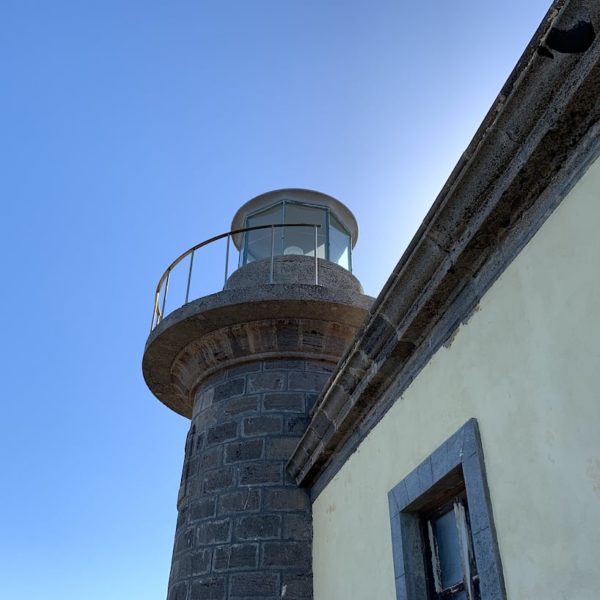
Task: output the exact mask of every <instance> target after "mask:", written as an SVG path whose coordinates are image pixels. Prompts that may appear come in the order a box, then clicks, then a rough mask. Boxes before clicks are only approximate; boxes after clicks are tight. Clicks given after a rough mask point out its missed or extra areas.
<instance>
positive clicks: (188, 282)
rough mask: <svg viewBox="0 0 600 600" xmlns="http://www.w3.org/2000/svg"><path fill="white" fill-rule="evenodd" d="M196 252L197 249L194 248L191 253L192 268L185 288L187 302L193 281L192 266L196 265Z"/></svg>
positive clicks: (186, 301)
mask: <svg viewBox="0 0 600 600" xmlns="http://www.w3.org/2000/svg"><path fill="white" fill-rule="evenodd" d="M194 252H195V250H192V253H191V254H190V270H189V271H188V280H187V287H186V288H185V304H187V303H188V299H189V297H190V285H191V283H192V268H193V266H194Z"/></svg>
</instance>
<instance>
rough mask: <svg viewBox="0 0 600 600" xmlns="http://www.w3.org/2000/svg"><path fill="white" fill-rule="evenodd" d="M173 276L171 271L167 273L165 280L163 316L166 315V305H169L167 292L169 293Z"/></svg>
mask: <svg viewBox="0 0 600 600" xmlns="http://www.w3.org/2000/svg"><path fill="white" fill-rule="evenodd" d="M170 275H171V270H170V269H169V270H168V271H167V279H166V280H165V293H164V296H163V301H162V311H161V312H162V314H163V315H164V314H165V304H166V303H167V292H168V291H169V277H170Z"/></svg>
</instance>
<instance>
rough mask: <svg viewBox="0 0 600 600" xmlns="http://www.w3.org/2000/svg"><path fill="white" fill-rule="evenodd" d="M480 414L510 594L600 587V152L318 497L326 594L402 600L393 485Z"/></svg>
mask: <svg viewBox="0 0 600 600" xmlns="http://www.w3.org/2000/svg"><path fill="white" fill-rule="evenodd" d="M471 417H475V418H476V419H477V420H478V422H479V427H480V431H481V437H482V444H483V450H484V459H485V465H486V469H487V479H488V484H489V488H490V494H491V500H492V509H493V515H494V521H495V524H496V528H497V535H498V544H499V549H500V555H501V559H502V563H503V570H504V576H505V580H506V587H507V593H508V597H509V598H511V599H514V600H517V599H518V600H528V599H533V598H536V599H537V598H547V599H549V600H554V599H557V600H562V599H569V600H588V599H589V600H597V599H598V598H600V559H599V553H600V161H596V163H595V164H594V165H592V167H591V168H589V169H588V171H587V172H586V174H585V175H584V177H583V178H582V179H580V180H579V182H578V183H577V185H576V186H575V187H574V188H573V189H572V191H571V192H570V194H569V195H568V196H567V198H565V199H564V200H563V202H562V203H561V204H560V206H559V207H558V208H557V209H556V210H555V212H554V213H553V214H552V215H551V216H550V218H549V219H548V220H547V221H546V223H545V224H544V225H543V226H542V228H541V229H540V230H539V231H538V232H537V234H536V235H535V236H534V238H533V239H532V240H531V241H530V243H529V244H528V245H527V246H526V247H525V248H524V249H523V250H522V251H521V253H520V254H519V255H518V256H517V258H516V259H515V260H514V261H513V262H512V264H511V265H510V266H509V267H508V268H507V270H506V271H505V272H504V273H503V274H502V276H501V277H500V278H499V279H498V280H497V281H496V282H495V283H494V285H493V286H492V288H490V290H489V291H488V292H487V293H486V294H485V296H484V297H483V299H482V300H481V302H480V304H479V306H478V307H477V309H476V311H475V312H474V314H473V315H472V316H471V317H470V319H469V320H468V322H466V323H464V324H463V325H461V327H460V328H459V330H458V331H457V333H456V335H455V336H454V338H453V339H452V340H451V342H450V344H449V345H448V346H446V347H443V348H442V349H440V350H439V351H438V352H437V353H436V354H435V356H434V357H433V358H432V360H431V361H430V362H429V364H428V365H427V366H426V367H425V368H424V369H423V370H422V372H421V373H420V374H419V376H418V377H417V378H416V379H415V381H414V382H413V383H412V384H411V386H410V387H409V388H408V389H407V390H406V392H405V393H404V394H403V396H402V397H401V398H399V399H398V400H397V402H396V403H395V404H394V406H393V407H392V408H391V410H390V411H389V412H388V413H387V415H386V416H385V417H384V419H383V420H382V421H381V422H380V423H379V424H378V425H377V426H376V427H375V428H374V429H373V431H372V432H371V433H370V434H369V436H368V437H367V438H366V439H365V440H364V441H363V442H362V444H361V445H360V447H359V448H358V450H357V451H356V452H355V453H354V454H353V455H352V456H351V457H350V459H349V460H348V461H347V463H346V464H345V465H344V467H343V468H342V469H341V470H340V471H339V473H338V474H337V475H336V477H335V478H334V479H333V480H332V481H331V482H330V483H329V485H328V486H327V487H326V488H325V490H324V491H323V492H322V493H321V494H320V495H319V497H318V498H317V499H316V501H315V503H314V507H313V517H314V546H313V568H314V589H315V599H316V600H371V599H377V600H393V599H395V597H396V596H395V591H394V575H393V566H392V546H391V542H390V526H389V516H388V502H387V493H388V491H389V490H390V489H391V488H392V487H393V486H395V485H396V484H397V483H398V482H399V481H400V480H401V479H403V478H404V477H405V476H406V475H407V474H408V473H409V472H410V471H411V470H412V469H414V468H415V467H416V466H417V465H418V464H419V463H420V462H421V461H422V460H424V459H425V458H426V457H427V456H428V455H429V454H431V452H433V451H434V450H435V449H436V448H437V447H438V446H439V445H440V444H442V443H443V442H444V441H445V440H446V439H447V438H448V437H450V436H451V435H452V434H453V433H454V432H455V431H456V430H457V429H458V428H459V427H461V426H462V425H463V424H464V423H465V422H466V421H467V420H468V419H469V418H471Z"/></svg>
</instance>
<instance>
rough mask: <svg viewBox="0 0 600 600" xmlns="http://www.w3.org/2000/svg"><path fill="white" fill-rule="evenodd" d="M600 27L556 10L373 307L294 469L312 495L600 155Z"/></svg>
mask: <svg viewBox="0 0 600 600" xmlns="http://www.w3.org/2000/svg"><path fill="white" fill-rule="evenodd" d="M599 30H600V5H598V4H597V3H595V2H589V1H587V2H586V1H583V0H573V1H569V0H561V1H560V2H555V3H554V4H553V6H552V7H551V9H550V11H549V12H548V14H547V16H546V18H545V20H544V22H543V23H542V25H541V26H540V28H539V29H538V31H537V32H536V34H535V36H534V38H533V39H532V41H531V42H530V44H529V46H528V47H527V49H526V51H525V52H524V54H523V56H522V57H521V59H520V60H519V62H518V64H517V66H516V67H515V69H514V71H513V73H512V74H511V76H510V77H509V79H508V81H507V82H506V84H505V85H504V87H503V89H502V91H501V92H500V94H499V96H498V98H497V99H496V101H495V102H494V104H493V106H492V108H491V109H490V111H489V112H488V115H487V116H486V118H485V119H484V121H483V123H482V125H481V126H480V128H479V130H478V131H477V133H476V135H475V137H474V138H473V140H472V142H471V143H470V144H469V146H468V148H467V150H466V151H465V152H464V154H463V156H462V157H461V159H460V160H459V162H458V164H457V166H456V167H455V169H454V170H453V172H452V174H451V176H450V178H449V180H448V182H447V183H446V184H445V186H444V188H443V189H442V191H441V192H440V194H439V196H438V197H437V199H436V201H435V202H434V204H433V206H432V208H431V210H430V211H429V213H428V215H427V217H426V218H425V220H424V222H423V224H422V225H421V227H420V228H419V230H418V231H417V233H416V235H415V237H414V238H413V240H412V241H411V243H410V245H409V246H408V248H407V250H406V251H405V253H404V254H403V256H402V258H401V259H400V261H399V263H398V265H397V266H396V268H395V269H394V271H393V272H392V274H391V276H390V278H389V280H388V282H387V283H386V285H385V287H384V288H383V290H382V292H381V294H380V295H379V297H378V298H377V300H376V301H375V303H374V304H373V306H372V307H371V310H370V314H369V316H368V318H367V320H366V322H365V324H364V326H363V327H362V329H361V330H360V332H359V333H358V335H357V337H356V339H355V341H354V343H353V344H352V345H351V347H350V348H349V349H348V351H347V352H346V354H345V356H344V357H343V358H342V360H341V361H340V363H339V365H338V368H337V371H336V372H335V373H334V374H333V376H332V378H331V380H330V384H329V386H328V387H327V388H326V389H325V390H324V392H323V394H322V396H321V398H320V400H319V402H318V404H317V407H316V410H315V412H314V414H313V418H312V421H311V423H310V425H309V427H308V429H307V431H306V433H305V435H304V437H303V438H302V439H301V441H300V443H299V445H298V447H297V448H296V451H295V452H294V454H293V456H292V458H291V459H290V461H289V463H288V470H289V472H290V474H291V475H292V476H293V477H294V478H295V479H296V481H297V482H298V483H299V484H302V485H308V486H311V487H312V491H313V496H315V495H317V494H318V493H319V492H320V491H321V489H323V487H324V486H325V485H326V483H327V482H328V481H329V480H330V479H331V478H332V477H333V476H334V475H335V473H336V472H337V471H338V470H339V468H340V467H341V466H342V465H343V464H344V462H345V461H346V460H347V458H348V457H349V456H350V455H351V454H352V452H354V450H355V449H356V448H357V447H358V445H359V444H360V442H361V441H362V440H363V439H364V437H365V436H366V435H367V434H368V432H369V431H370V430H371V429H372V428H373V427H374V426H375V425H376V424H377V422H378V421H379V420H380V419H381V418H382V416H383V415H384V414H385V413H386V412H387V410H389V408H390V407H391V406H392V404H393V403H394V402H395V400H396V399H397V398H398V397H399V396H400V394H401V393H402V392H403V391H404V390H405V389H406V388H407V387H408V385H410V383H411V382H412V380H413V379H414V378H415V376H416V375H417V374H418V372H419V371H420V369H421V368H422V367H423V366H424V365H425V364H426V363H427V361H428V360H429V359H430V358H431V356H432V355H433V353H434V352H435V351H436V350H437V349H438V348H439V347H440V346H441V344H443V343H444V342H446V341H447V340H448V339H449V337H450V336H451V335H452V333H453V332H454V331H455V330H456V328H457V326H458V325H459V324H460V323H461V321H464V320H465V319H466V318H468V316H469V314H470V313H471V311H472V310H473V308H474V307H475V306H476V304H477V302H478V301H479V299H480V298H481V297H482V295H483V294H484V293H485V291H486V290H487V289H488V288H489V287H490V285H491V284H492V283H493V282H494V281H495V280H496V279H497V277H498V276H499V275H500V273H501V272H502V271H503V270H504V269H505V268H506V266H507V265H508V264H509V263H510V262H511V261H512V259H513V258H514V256H516V254H517V253H518V251H519V250H520V249H521V248H522V247H523V246H524V245H525V244H526V243H527V241H528V240H529V239H531V237H532V236H533V235H534V233H535V232H536V231H537V230H538V229H539V227H540V226H541V224H542V223H543V222H544V220H545V219H546V218H547V216H548V215H549V214H550V213H551V212H552V211H553V210H554V208H555V207H556V206H557V205H558V203H559V202H560V201H561V200H562V198H563V197H564V196H565V195H566V193H567V192H568V190H569V189H570V188H571V187H572V185H573V184H574V182H575V181H576V180H577V178H578V177H579V176H580V175H581V173H582V172H583V170H584V169H585V168H586V167H587V166H588V165H589V164H590V162H591V161H592V160H593V159H594V158H595V157H597V156H598V153H599V148H600V143H599V140H600V134H599V125H598V122H599V120H600V100H599V98H600V94H599V90H600V36H595V37H594V31H599ZM557 39H558V40H559V41H561V40H562V42H560V43H559V42H557ZM565 40H567V41H568V42H569V43H565ZM561 44H562V45H561ZM586 46H587V48H586ZM572 50H577V52H572Z"/></svg>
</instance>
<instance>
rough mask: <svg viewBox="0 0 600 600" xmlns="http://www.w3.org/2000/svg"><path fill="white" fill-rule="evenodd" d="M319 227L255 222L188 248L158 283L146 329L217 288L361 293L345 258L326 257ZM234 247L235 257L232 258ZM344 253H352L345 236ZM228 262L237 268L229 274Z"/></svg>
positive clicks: (327, 251)
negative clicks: (301, 287)
mask: <svg viewBox="0 0 600 600" xmlns="http://www.w3.org/2000/svg"><path fill="white" fill-rule="evenodd" d="M323 227H324V225H323V224H322V223H316V224H315V223H286V224H273V223H270V224H260V225H254V226H252V227H245V228H243V229H234V230H232V231H229V232H227V233H222V234H220V235H217V236H214V237H212V238H210V239H208V240H206V241H204V242H201V243H200V244H196V245H195V246H193V247H192V248H190V249H189V250H186V251H185V252H184V253H183V254H181V255H180V256H178V257H177V258H176V259H175V260H174V261H173V262H172V263H171V264H170V265H169V266H168V267H167V269H166V270H165V272H164V273H163V274H162V276H161V278H160V279H159V281H158V285H157V286H156V291H155V294H154V304H153V309H152V321H151V326H150V331H153V330H154V328H155V327H156V326H157V325H158V324H159V323H160V322H161V321H162V320H163V319H164V318H165V316H167V315H168V314H170V313H172V312H173V311H175V310H177V309H178V308H181V307H182V306H184V305H185V304H188V303H189V302H190V301H191V300H194V299H195V298H199V297H203V296H208V295H210V294H214V293H215V292H219V291H221V290H233V289H238V288H245V287H251V286H256V285H261V284H282V283H285V284H311V285H315V286H325V287H331V288H345V289H348V290H352V291H355V292H357V293H359V294H360V293H362V287H361V285H360V283H359V282H358V280H357V279H356V278H355V277H354V276H353V275H352V274H351V273H350V271H349V266H350V264H349V260H348V262H347V263H343V264H342V265H340V264H337V262H335V261H332V260H330V259H329V257H330V256H331V250H330V244H329V243H328V239H329V237H330V236H329V234H324V233H323ZM232 241H233V248H232V243H231V242H232ZM339 247H340V246H339V244H338V245H337V246H336V248H337V249H338V250H339ZM236 251H237V252H238V253H239V256H238V257H237V258H236V257H234V256H232V255H233V253H234V252H236ZM336 256H337V254H336ZM345 256H348V257H349V256H350V238H349V237H348V246H347V251H346V254H345ZM346 264H347V265H348V267H346V266H345V265H346ZM219 265H221V267H219ZM232 265H240V268H238V269H236V270H233V272H232V273H230V270H231V268H232ZM219 272H220V273H221V276H220V277H219Z"/></svg>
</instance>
